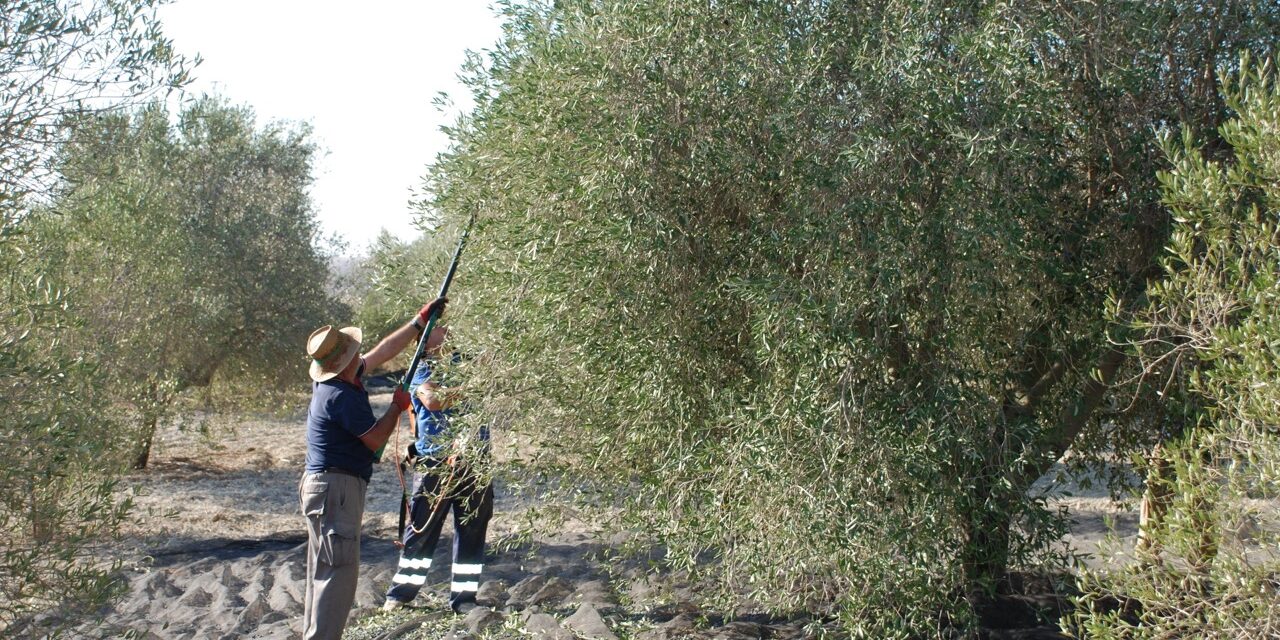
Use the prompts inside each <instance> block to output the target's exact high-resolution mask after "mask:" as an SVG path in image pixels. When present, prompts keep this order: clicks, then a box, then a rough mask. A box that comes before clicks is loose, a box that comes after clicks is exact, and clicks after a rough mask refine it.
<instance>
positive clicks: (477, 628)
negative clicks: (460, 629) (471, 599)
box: [462, 607, 507, 635]
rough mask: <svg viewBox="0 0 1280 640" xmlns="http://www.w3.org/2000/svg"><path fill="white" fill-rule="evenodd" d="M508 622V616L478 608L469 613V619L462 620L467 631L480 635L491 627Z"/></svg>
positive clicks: (488, 609)
mask: <svg viewBox="0 0 1280 640" xmlns="http://www.w3.org/2000/svg"><path fill="white" fill-rule="evenodd" d="M506 620H507V617H506V616H504V615H502V614H501V613H498V612H497V611H494V610H493V609H490V608H488V607H476V608H475V609H472V610H471V611H470V612H469V613H467V617H466V618H464V619H463V620H462V624H463V625H464V626H466V628H467V631H470V632H471V633H474V634H477V635H478V634H480V633H483V632H484V631H485V630H486V629H488V628H490V627H495V626H498V625H501V624H502V623H503V622H506Z"/></svg>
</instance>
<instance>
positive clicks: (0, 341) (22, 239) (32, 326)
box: [0, 0, 187, 637]
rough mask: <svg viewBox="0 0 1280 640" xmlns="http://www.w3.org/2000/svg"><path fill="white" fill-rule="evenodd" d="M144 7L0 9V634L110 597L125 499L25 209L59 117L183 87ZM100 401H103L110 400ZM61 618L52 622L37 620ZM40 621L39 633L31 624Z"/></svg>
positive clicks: (94, 2)
mask: <svg viewBox="0 0 1280 640" xmlns="http://www.w3.org/2000/svg"><path fill="white" fill-rule="evenodd" d="M154 6H155V3H154V2H151V1H149V0H142V1H137V2H134V1H118V0H90V1H86V2H63V1H57V0H35V1H23V2H12V1H7V0H6V1H4V2H0V415H3V416H4V417H3V418H0V635H5V636H6V637H44V636H54V635H57V634H58V632H59V626H58V620H66V619H69V618H74V617H75V616H77V615H80V614H83V613H85V612H87V611H92V610H94V609H96V608H97V607H98V606H100V605H101V604H102V602H103V601H104V600H105V599H106V598H108V597H109V596H110V595H111V594H112V593H113V590H114V585H113V583H112V580H111V576H112V570H113V564H112V561H111V559H110V558H109V557H105V556H104V555H103V554H104V548H105V546H106V544H107V543H108V542H110V540H111V538H112V536H113V535H115V533H116V532H117V531H118V528H119V525H120V524H121V523H122V522H123V520H124V518H125V517H126V515H127V513H128V509H129V502H128V501H127V500H126V499H124V498H123V496H121V495H117V494H116V493H115V491H116V488H117V483H116V477H117V472H118V470H119V468H120V466H119V462H120V456H119V453H120V451H119V447H117V446H116V445H117V444H118V441H117V438H116V434H117V433H119V431H120V430H121V429H122V428H124V427H125V426H126V423H124V422H123V421H119V420H117V419H116V416H115V415H114V414H113V413H112V412H111V411H110V407H109V402H102V401H101V399H102V396H103V395H104V393H103V387H102V386H101V382H102V378H101V377H100V375H101V369H100V368H98V366H97V364H98V363H97V358H96V357H95V354H92V353H85V352H82V351H77V350H75V349H72V348H68V345H67V343H66V336H67V335H68V334H70V333H72V332H75V331H83V330H85V326H84V324H83V323H82V322H81V321H80V320H79V319H78V318H76V317H75V316H74V315H72V314H70V313H69V312H68V306H69V304H70V301H71V299H72V298H73V296H74V292H69V291H68V290H66V288H65V287H64V286H63V284H62V283H60V282H58V281H57V280H55V279H53V278H51V277H49V275H48V274H47V273H45V272H44V270H42V269H41V268H39V264H40V260H39V259H40V258H41V254H42V252H43V251H44V249H45V246H44V245H42V244H41V242H40V241H39V240H38V239H37V238H36V237H34V236H33V235H32V229H31V227H30V224H29V223H30V218H31V216H32V215H33V212H32V207H33V206H35V205H37V204H38V203H42V202H43V203H47V202H49V201H50V200H51V199H52V197H53V194H52V193H50V192H49V189H50V188H51V186H52V184H53V182H54V172H53V170H52V167H51V165H50V159H51V158H52V157H53V156H54V155H55V154H56V152H57V150H58V148H59V143H60V142H61V141H62V140H63V139H64V136H65V129H63V128H62V127H61V124H62V122H63V121H64V120H65V119H66V118H68V117H73V116H83V115H86V114H90V113H94V112H99V111H102V110H105V109H109V108H113V107H121V106H125V105H128V104H130V103H131V101H137V100H142V99H145V97H146V96H148V95H153V94H154V93H155V92H156V91H158V90H160V89H162V88H164V87H166V86H168V87H172V86H179V85H181V84H182V83H183V82H184V81H185V77H186V76H185V73H186V66H187V62H186V61H185V60H183V59H182V58H181V57H179V56H175V55H173V54H172V52H171V51H170V49H169V44H168V42H167V41H166V40H165V39H164V38H163V37H162V34H161V33H160V31H159V27H158V25H157V24H156V22H155V20H154V19H153V15H152V11H153V9H154ZM106 395H109V393H108V394H106ZM46 611H56V612H59V613H60V614H61V616H59V617H58V618H38V617H37V614H40V613H41V612H46ZM35 620H40V626H39V627H32V626H30V625H31V623H32V622H33V621H35Z"/></svg>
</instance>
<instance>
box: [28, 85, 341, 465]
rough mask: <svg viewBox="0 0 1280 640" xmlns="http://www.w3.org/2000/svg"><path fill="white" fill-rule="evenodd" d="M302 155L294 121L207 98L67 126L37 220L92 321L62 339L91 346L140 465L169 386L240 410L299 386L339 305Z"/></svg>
mask: <svg viewBox="0 0 1280 640" xmlns="http://www.w3.org/2000/svg"><path fill="white" fill-rule="evenodd" d="M313 153H314V147H313V146H312V144H311V143H310V141H309V140H308V132H307V130H306V129H305V128H300V129H290V128H286V127H283V126H280V125H274V124H273V125H268V126H266V127H263V128H259V127H257V126H256V124H255V121H254V117H253V114H252V112H251V111H249V110H248V109H246V108H241V107H233V106H230V105H228V104H226V103H225V102H223V101H221V100H218V99H216V98H203V99H200V100H197V101H195V102H194V103H192V104H191V105H190V106H188V107H186V108H185V109H183V111H182V112H181V113H180V114H179V115H178V120H177V123H176V124H171V122H170V117H169V114H168V112H167V111H166V110H165V109H164V108H162V107H161V106H158V105H153V106H151V107H148V108H145V109H142V110H140V111H138V112H136V113H134V114H111V115H106V116H93V117H90V118H85V119H82V120H81V121H79V122H77V123H76V124H75V127H74V133H73V135H72V137H71V139H70V140H69V141H68V143H67V144H66V146H65V147H64V149H63V151H62V154H61V163H60V165H59V170H60V173H61V176H62V178H63V179H64V180H65V185H66V188H65V191H64V193H62V194H61V195H60V196H59V198H58V200H57V202H56V203H55V204H54V206H53V209H52V211H50V212H49V215H46V216H43V218H42V219H41V220H40V221H39V223H38V224H33V227H36V228H38V229H39V233H40V234H41V239H42V241H43V243H44V246H45V249H44V251H43V253H42V256H41V258H42V268H43V269H44V270H46V273H49V274H50V275H51V277H54V278H56V279H58V280H59V281H60V282H63V283H65V284H66V285H67V286H69V287H71V288H73V289H74V290H76V291H77V292H78V294H77V295H76V297H75V298H74V300H73V301H72V306H71V311H72V313H73V314H74V315H76V317H79V318H82V319H83V320H84V321H85V322H86V323H87V324H88V326H90V327H92V328H93V330H91V331H83V332H75V333H73V334H71V335H69V336H67V338H66V341H67V343H68V344H69V345H71V346H72V347H74V348H76V349H79V350H83V351H86V352H89V353H94V354H99V359H100V360H101V362H102V364H103V365H104V368H105V370H106V371H107V372H108V373H109V374H110V376H111V377H110V379H111V381H112V383H113V384H114V385H115V387H114V388H116V389H117V390H118V392H117V394H116V395H115V396H114V398H113V399H115V400H118V401H119V402H120V409H121V410H122V411H125V412H127V413H128V414H129V415H130V416H131V417H132V418H133V419H134V420H135V421H136V424H137V428H135V429H134V430H133V432H132V433H130V434H129V435H128V439H129V440H130V442H132V443H133V444H134V446H135V456H134V465H135V466H136V467H139V468H140V467H143V466H145V465H146V462H147V458H148V455H149V452H150V445H151V439H152V436H153V435H154V432H155V429H156V425H157V423H158V421H159V420H161V419H162V418H163V417H165V416H166V415H168V414H169V413H170V411H171V410H172V409H173V408H174V404H173V402H174V400H175V399H176V398H177V397H178V396H179V394H182V393H183V392H184V391H186V390H188V389H192V388H207V387H210V386H211V384H212V383H214V382H215V381H220V382H222V383H224V384H222V385H213V386H215V387H219V386H220V387H223V388H226V389H229V393H228V394H224V395H226V396H228V398H229V399H231V400H236V401H238V405H239V406H245V405H247V404H249V403H250V402H252V401H253V400H254V399H256V398H257V397H258V396H259V395H261V394H262V393H263V392H264V391H269V390H270V389H271V388H273V386H274V387H276V388H279V387H281V386H283V385H288V384H290V383H296V381H297V380H298V379H300V376H302V375H303V373H302V367H303V366H304V365H305V362H303V361H302V360H301V359H300V358H298V357H297V355H298V350H299V348H300V347H299V345H302V344H303V343H304V342H305V339H306V336H307V333H308V332H309V331H310V330H311V329H313V328H314V326H313V325H316V324H317V323H319V322H323V321H324V319H325V318H336V317H338V316H340V315H343V314H345V312H344V311H341V310H340V309H339V308H338V306H337V305H335V304H334V303H333V302H332V301H331V300H330V298H329V297H328V295H327V294H326V293H325V291H324V283H325V281H326V279H327V277H328V267H327V264H326V261H325V256H324V254H323V252H322V248H321V247H320V245H319V228H318V224H317V222H316V220H315V214H314V212H313V211H312V209H311V206H310V200H309V198H308V196H307V194H306V189H307V187H308V185H309V184H310V182H311V163H312V157H313Z"/></svg>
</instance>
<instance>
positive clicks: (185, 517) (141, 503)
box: [77, 394, 1136, 640]
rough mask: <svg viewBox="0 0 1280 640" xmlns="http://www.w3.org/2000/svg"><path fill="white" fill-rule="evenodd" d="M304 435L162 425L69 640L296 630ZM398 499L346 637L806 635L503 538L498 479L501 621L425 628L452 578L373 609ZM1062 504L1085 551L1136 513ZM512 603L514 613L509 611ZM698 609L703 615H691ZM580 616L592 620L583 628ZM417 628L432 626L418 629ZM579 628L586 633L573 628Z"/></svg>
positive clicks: (387, 484) (391, 495) (270, 427)
mask: <svg viewBox="0 0 1280 640" xmlns="http://www.w3.org/2000/svg"><path fill="white" fill-rule="evenodd" d="M389 398H390V395H389V394H380V395H374V396H373V401H374V405H375V406H374V409H375V412H377V413H379V414H380V413H381V411H382V410H383V407H385V405H386V403H387V402H388V401H389ZM302 429H303V421H302V419H301V418H294V419H260V418H255V419H246V420H245V421H244V422H243V423H241V424H238V425H236V426H235V428H234V430H233V432H231V433H226V432H225V430H219V432H218V433H219V436H220V437H219V438H218V441H217V443H216V444H215V443H214V442H212V441H210V440H209V439H208V438H202V437H201V436H200V435H199V434H198V433H195V432H192V431H183V430H179V429H178V428H176V427H171V428H169V429H168V430H166V431H164V432H163V433H161V434H159V437H158V439H157V442H156V444H155V447H154V451H153V455H152V462H151V467H150V468H149V469H148V470H146V471H145V472H141V473H137V474H134V475H133V476H131V477H130V478H128V484H129V485H130V486H131V487H133V488H134V489H136V491H137V492H138V495H137V504H138V509H137V514H138V516H137V518H136V520H135V522H133V523H132V524H131V525H130V526H129V527H128V528H127V530H126V531H125V534H126V537H125V541H124V543H123V544H122V551H123V552H124V553H126V554H127V557H128V558H129V561H128V563H127V566H126V570H125V571H124V573H123V576H122V579H123V580H125V581H127V594H126V595H125V597H124V598H122V599H121V600H120V601H119V602H118V603H117V604H116V605H115V606H114V607H113V608H112V609H111V610H108V611H105V612H104V613H103V615H102V616H101V618H100V619H98V620H96V621H95V622H94V623H93V624H92V625H89V626H85V627H82V628H81V629H79V630H78V632H79V633H77V635H79V636H82V637H133V638H150V639H169V638H173V639H183V640H186V639H195V638H218V639H222V638H228V639H229V638H293V637H297V636H298V635H299V633H300V629H301V620H300V618H301V613H302V605H301V597H302V593H303V590H304V585H303V578H304V576H305V556H304V549H305V542H306V537H305V530H304V528H303V523H302V518H301V515H300V514H299V510H298V499H297V484H298V479H299V477H300V474H301V471H302V464H303V447H304V442H303V431H302ZM399 499H400V485H399V482H398V480H397V475H396V472H395V467H394V466H392V465H391V464H388V463H383V464H381V465H378V467H376V468H375V470H374V475H373V481H372V482H371V483H370V487H369V495H368V501H367V508H366V514H365V523H364V529H363V536H362V559H361V565H362V566H361V578H360V586H359V588H358V593H357V605H356V610H355V611H353V612H352V618H351V620H352V624H351V625H349V627H348V633H347V637H348V638H376V637H444V636H445V635H451V636H452V637H456V638H463V637H469V636H471V635H473V634H480V633H483V634H484V635H486V637H507V636H506V634H508V633H509V634H511V635H510V637H518V636H517V635H516V634H518V633H519V632H518V631H516V629H517V628H520V629H524V630H526V631H527V630H529V629H542V630H541V631H538V632H537V635H539V636H540V637H547V638H571V637H575V636H576V637H582V638H587V637H602V638H607V637H608V636H607V635H603V634H612V633H621V634H622V635H623V636H631V637H635V638H644V639H646V640H658V639H660V638H675V637H697V636H701V637H722V638H736V637H778V638H784V637H806V636H807V635H809V634H810V633H809V632H808V631H806V630H805V629H806V624H807V623H806V621H775V620H767V619H755V618H751V617H749V616H748V617H744V618H742V619H739V620H736V621H728V622H726V621H723V620H719V621H718V622H720V623H721V624H720V625H719V626H715V627H714V628H712V629H707V628H706V626H707V620H706V619H705V617H703V616H694V617H691V616H690V611H688V608H689V606H690V605H687V604H685V603H683V602H682V601H683V600H686V599H692V598H684V597H682V595H689V594H681V593H679V592H678V590H677V592H673V591H671V590H670V589H669V588H667V587H664V586H662V585H658V584H654V583H653V582H652V581H651V580H650V579H649V578H647V577H646V576H645V572H644V571H643V570H637V569H636V568H634V567H633V568H631V569H625V568H624V569H623V570H619V568H618V567H617V566H616V565H615V566H611V567H610V568H609V569H608V570H607V571H606V569H605V567H604V563H603V562H602V559H603V558H604V557H605V556H606V555H607V552H608V551H609V549H610V548H611V547H612V546H613V543H615V542H617V541H606V540H601V539H599V538H598V537H596V536H595V535H593V533H592V532H591V530H590V527H589V526H587V525H586V524H584V523H580V522H578V523H574V522H570V523H566V524H565V525H564V526H562V527H560V528H559V530H557V531H553V532H549V533H546V534H543V535H539V536H537V537H535V538H534V539H532V540H523V541H522V542H521V543H519V544H515V543H511V540H513V538H512V537H511V536H512V534H513V533H514V532H515V529H516V523H515V520H516V518H515V517H514V514H516V513H518V512H519V511H520V510H521V509H522V508H523V507H522V505H520V504H519V503H518V502H517V501H516V499H515V498H513V497H511V496H509V495H507V494H506V493H505V492H504V491H503V490H502V487H501V486H499V487H498V491H497V504H496V509H495V513H496V515H495V518H494V520H493V524H492V526H491V529H490V541H491V545H492V543H494V542H496V543H497V545H494V546H495V547H496V549H497V550H496V551H495V552H493V553H491V558H490V560H489V561H488V564H486V567H485V580H486V581H488V583H490V584H486V586H485V587H484V588H483V589H482V591H484V592H485V594H486V597H488V598H489V601H488V602H487V604H488V605H489V606H488V607H482V609H483V610H484V611H487V612H489V613H493V614H494V616H496V617H494V616H489V617H486V618H485V619H484V620H480V619H479V618H477V617H476V616H475V615H473V616H469V617H467V618H466V619H463V618H453V619H452V620H451V621H448V622H445V623H442V624H444V625H445V626H443V627H442V626H440V624H441V623H431V622H429V621H427V620H422V621H418V620H417V618H415V617H414V616H420V615H421V614H423V613H426V612H430V611H438V610H440V609H442V608H443V606H444V605H443V596H444V595H445V591H446V589H447V587H445V586H444V585H443V584H440V583H437V584H436V585H434V586H432V585H429V586H428V589H427V590H426V591H424V595H428V597H426V598H422V597H420V598H419V601H418V602H417V603H416V604H417V605H418V607H420V608H415V609H412V610H409V611H404V612H397V613H396V614H382V613H375V612H377V610H378V608H379V607H380V606H381V604H382V601H383V597H382V594H383V591H384V590H385V589H386V587H387V585H388V583H389V580H390V577H391V574H392V573H393V568H394V564H395V559H396V557H397V551H396V549H395V547H394V544H393V539H394V537H395V530H396V526H397V513H398V508H399ZM1061 500H1062V502H1063V504H1065V505H1067V506H1069V507H1070V509H1071V512H1072V513H1073V514H1074V516H1075V520H1076V522H1075V526H1074V528H1073V530H1072V533H1071V536H1070V538H1069V542H1070V543H1071V544H1073V545H1075V546H1076V547H1077V548H1078V549H1081V550H1083V551H1093V550H1096V549H1097V548H1098V545H1099V543H1100V541H1101V540H1102V539H1103V537H1104V535H1106V533H1107V531H1108V528H1107V526H1106V524H1105V523H1106V522H1107V521H1108V519H1110V520H1113V521H1115V522H1116V523H1117V524H1118V525H1119V527H1120V528H1119V531H1120V533H1121V535H1132V534H1133V532H1134V529H1135V525H1136V515H1135V512H1133V511H1132V510H1126V509H1125V508H1124V507H1122V506H1117V505H1115V504H1113V503H1112V502H1111V500H1109V499H1108V498H1106V497H1105V496H1102V495H1084V496H1080V495H1076V496H1073V497H1067V498H1062V499H1061ZM450 537H451V534H450V532H449V531H448V528H447V527H446V532H445V536H444V539H442V541H441V544H440V546H439V548H438V551H437V562H436V565H435V566H443V567H447V566H448V562H447V560H446V558H447V554H448V549H449V548H450V546H451V539H450ZM507 543H509V544H507ZM437 573H438V574H439V575H438V576H436V575H435V574H433V577H434V578H435V579H438V580H441V581H445V580H448V573H447V569H443V570H441V571H439V572H437ZM526 592H527V593H526ZM521 599H523V600H524V601H523V602H522V601H521ZM619 602H622V603H623V604H624V605H626V608H625V609H624V608H623V607H620V605H619ZM512 605H521V606H518V607H516V608H514V609H513V607H512ZM588 609H589V610H588ZM504 610H505V611H506V613H505V614H504V613H502V611H504ZM517 611H518V613H517ZM637 611H644V612H646V613H645V614H644V615H639V614H637V613H636V612H637ZM548 613H551V614H559V617H557V616H556V615H547V614H548ZM570 614H572V615H570ZM485 615H486V616H487V615H488V614H485ZM600 615H604V616H606V617H607V618H608V620H609V624H607V625H605V628H603V630H601V629H595V630H592V629H591V628H590V624H593V622H592V621H593V620H596V619H598V618H599V616H600ZM538 616H542V617H538ZM592 616H595V617H594V618H593V617H592ZM481 617H484V616H481ZM695 617H698V618H702V619H701V621H700V622H699V623H698V624H694V618H695ZM473 618H476V619H473ZM578 618H584V619H589V620H588V621H587V623H583V622H582V621H581V620H577V619H578ZM575 620H576V622H575ZM419 622H426V624H425V626H421V627H419V626H415V625H418V624H419ZM711 622H713V623H714V622H717V620H711ZM433 624H435V625H436V626H432V625H433ZM581 624H587V627H588V628H585V629H584V628H580V626H575V625H581ZM397 625H399V626H403V627H406V630H403V631H401V632H400V634H401V635H399V636H388V635H387V634H388V633H390V631H388V629H389V628H390V629H391V631H394V630H395V629H394V627H396V626H397ZM699 625H701V626H699ZM610 627H612V631H611V630H610ZM486 629H487V630H486ZM504 630H505V631H504ZM411 634H412V635H411ZM526 637H527V636H526Z"/></svg>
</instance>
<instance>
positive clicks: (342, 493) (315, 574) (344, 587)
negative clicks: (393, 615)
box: [298, 472, 369, 640]
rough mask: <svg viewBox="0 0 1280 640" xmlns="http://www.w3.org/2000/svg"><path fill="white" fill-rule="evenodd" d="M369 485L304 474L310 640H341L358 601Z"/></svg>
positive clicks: (305, 624) (301, 496)
mask: <svg viewBox="0 0 1280 640" xmlns="http://www.w3.org/2000/svg"><path fill="white" fill-rule="evenodd" d="M368 488H369V483H368V482H366V481H365V480H364V479H362V478H357V477H355V476H349V475H346V474H341V473H332V472H326V473H304V474H303V476H302V481H301V482H300V483H299V484H298V500H299V501H300V502H301V504H302V515H304V516H306V518H307V593H306V596H305V598H304V600H305V601H304V602H303V614H302V615H303V618H302V637H303V638H304V640H312V639H320V638H326V639H328V638H332V639H333V640H339V639H340V638H341V637H342V630H343V628H345V627H346V626H347V615H348V614H350V613H351V605H352V604H353V603H354V602H355V598H356V580H357V579H358V578H359V575H360V522H361V520H362V519H363V517H364V496H365V491H366V490H367V489H368Z"/></svg>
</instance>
